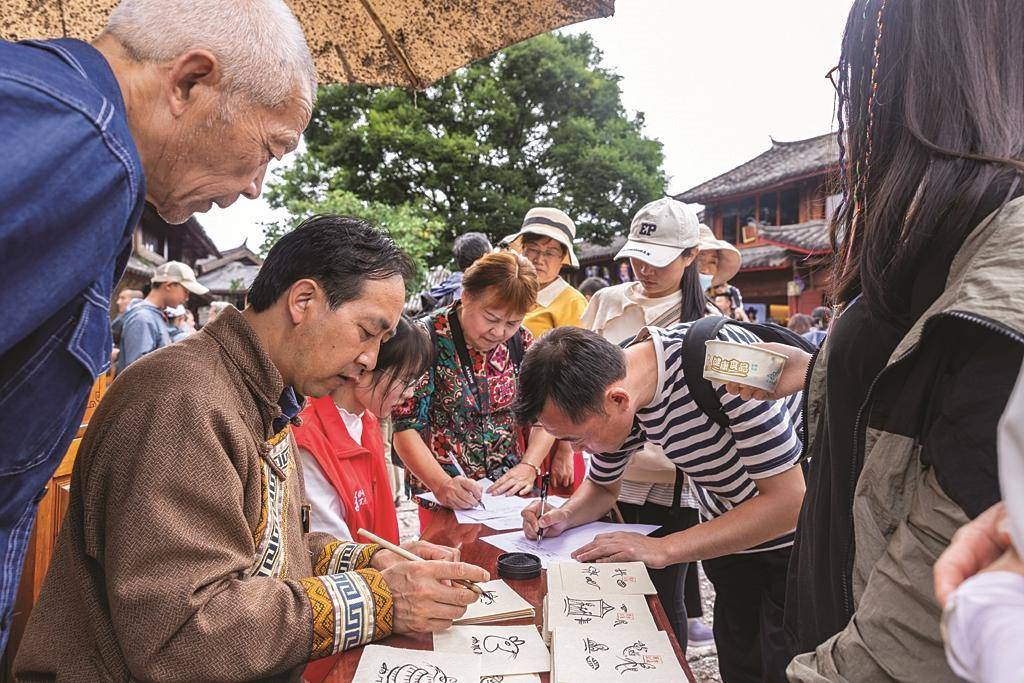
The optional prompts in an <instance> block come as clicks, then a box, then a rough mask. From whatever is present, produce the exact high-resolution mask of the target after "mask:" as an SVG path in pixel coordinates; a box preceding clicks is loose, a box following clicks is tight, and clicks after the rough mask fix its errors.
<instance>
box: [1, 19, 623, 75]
mask: <svg viewBox="0 0 1024 683" xmlns="http://www.w3.org/2000/svg"><path fill="white" fill-rule="evenodd" d="M230 1H231V0H225V2H230ZM287 1H288V4H289V5H290V6H291V8H292V11H293V12H295V16H297V17H298V19H299V21H300V22H301V23H302V26H303V28H304V29H305V32H306V40H307V41H308V42H309V47H310V50H311V51H312V52H313V56H314V58H315V60H316V66H317V72H318V73H319V77H320V80H321V82H326V83H363V84H367V85H398V86H405V87H412V88H416V89H419V90H422V89H424V88H426V87H427V86H429V85H430V84H431V83H433V82H434V81H436V80H437V79H439V78H442V77H443V76H445V75H447V74H448V73H450V72H452V71H454V70H455V69H457V68H459V67H460V66H464V65H465V64H468V63H469V62H472V61H473V60H475V59H479V58H481V57H485V56H487V55H489V54H491V53H492V52H495V51H497V50H500V49H501V48H503V47H506V46H508V45H511V44H513V43H517V42H519V41H521V40H525V39H527V38H529V37H531V36H534V35H537V34H539V33H546V32H547V31H551V30H553V29H556V28H559V27H561V26H566V25H568V24H573V23H576V22H579V21H584V20H586V19H593V18H597V17H607V16H611V15H612V14H613V13H614V11H615V3H614V0H422V1H421V2H415V1H414V0H287ZM116 4H117V0H3V2H2V3H0V38H3V39H5V40H23V39H27V38H55V37H61V36H69V37H74V38H81V39H83V40H91V39H92V38H94V37H95V36H96V35H98V34H99V32H100V31H101V30H102V28H103V25H104V23H105V21H106V17H107V14H108V13H109V12H110V10H111V8H113V7H114V5H116Z"/></svg>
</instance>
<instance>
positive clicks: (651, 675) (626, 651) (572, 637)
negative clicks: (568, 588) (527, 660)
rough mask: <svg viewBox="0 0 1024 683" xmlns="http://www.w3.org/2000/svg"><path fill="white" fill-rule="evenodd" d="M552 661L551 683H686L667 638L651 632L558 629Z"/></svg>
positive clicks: (666, 635)
mask: <svg viewBox="0 0 1024 683" xmlns="http://www.w3.org/2000/svg"><path fill="white" fill-rule="evenodd" d="M551 660H552V663H551V683H579V681H587V682H588V683H603V682H604V681H626V680H634V681H638V683H639V682H641V681H642V683H679V681H685V680H686V675H685V674H684V673H683V669H682V667H681V666H679V660H678V659H677V658H676V653H675V651H674V650H673V649H672V643H671V641H669V638H668V634H666V633H665V632H664V631H656V630H653V629H652V630H643V629H630V630H628V631H621V632H617V633H594V632H592V631H584V630H580V629H573V628H559V629H556V630H555V636H554V642H553V643H552V658H551Z"/></svg>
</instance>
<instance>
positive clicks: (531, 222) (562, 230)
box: [502, 206, 580, 268]
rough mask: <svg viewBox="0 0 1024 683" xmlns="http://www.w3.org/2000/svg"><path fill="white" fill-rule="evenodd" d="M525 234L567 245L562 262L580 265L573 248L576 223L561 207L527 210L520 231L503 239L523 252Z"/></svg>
mask: <svg viewBox="0 0 1024 683" xmlns="http://www.w3.org/2000/svg"><path fill="white" fill-rule="evenodd" d="M523 235H541V236H542V237H550V238H551V239H553V240H554V241H556V242H558V243H559V244H561V245H562V246H563V247H565V255H564V256H563V257H562V263H563V264H564V265H567V266H572V267H573V268H579V267H580V262H579V261H578V260H577V259H576V252H575V251H573V248H572V243H573V240H575V239H576V224H575V223H573V221H572V219H571V218H569V215H568V214H567V213H565V212H564V211H562V210H561V209H552V208H550V207H546V206H535V207H534V208H532V209H530V210H529V211H527V212H526V218H524V219H523V227H522V228H520V229H519V232H517V233H514V234H512V235H509V236H508V237H506V238H505V239H503V240H502V243H503V244H507V245H508V246H509V248H511V249H513V250H515V251H518V252H522V250H523Z"/></svg>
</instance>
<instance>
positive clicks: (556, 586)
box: [547, 562, 658, 595]
mask: <svg viewBox="0 0 1024 683" xmlns="http://www.w3.org/2000/svg"><path fill="white" fill-rule="evenodd" d="M547 580H548V593H571V594H580V593H603V594H605V595H655V594H656V593H657V592H658V591H657V590H656V589H655V588H654V583H652V582H651V575H650V573H648V571H647V567H646V566H644V563H643V562H605V563H598V564H581V563H579V562H556V563H553V564H549V565H548V577H547Z"/></svg>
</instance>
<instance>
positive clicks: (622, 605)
mask: <svg viewBox="0 0 1024 683" xmlns="http://www.w3.org/2000/svg"><path fill="white" fill-rule="evenodd" d="M560 626H569V627H572V628H582V629H584V630H588V631H594V632H602V633H608V632H614V631H631V630H633V629H635V628H643V629H650V630H652V631H656V630H658V627H657V625H656V624H655V623H654V615H652V614H651V608H650V607H648V605H647V598H646V597H644V596H643V595H608V596H600V595H595V594H594V593H583V594H577V595H573V594H571V593H569V594H565V593H563V594H558V593H549V594H548V625H547V628H549V629H551V630H552V631H554V630H555V629H557V628H558V627H560Z"/></svg>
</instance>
